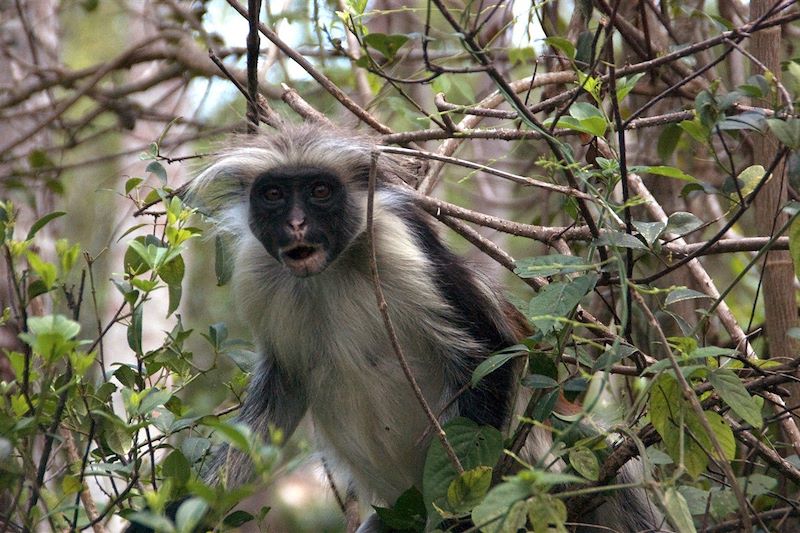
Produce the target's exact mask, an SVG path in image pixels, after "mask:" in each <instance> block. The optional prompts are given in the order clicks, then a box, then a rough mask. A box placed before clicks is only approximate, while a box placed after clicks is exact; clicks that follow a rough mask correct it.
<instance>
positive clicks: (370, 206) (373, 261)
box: [367, 150, 464, 474]
mask: <svg viewBox="0 0 800 533" xmlns="http://www.w3.org/2000/svg"><path fill="white" fill-rule="evenodd" d="M379 155H380V152H379V151H377V150H375V151H373V152H372V159H371V163H370V170H369V191H368V196H367V235H368V236H369V248H370V261H369V268H370V272H372V281H373V285H374V287H375V298H376V299H377V301H378V310H379V311H380V313H381V317H382V318H383V323H384V325H385V326H386V333H387V334H388V335H389V340H390V341H391V343H392V348H393V349H394V353H395V355H396V356H397V360H398V361H399V362H400V366H401V367H402V369H403V373H404V374H405V375H406V379H408V383H409V384H410V385H411V388H412V389H413V390H414V395H415V396H416V397H417V401H418V402H419V404H420V406H421V407H422V410H423V411H425V415H426V416H427V417H428V421H429V422H430V424H431V425H432V426H433V428H434V430H435V432H436V435H437V437H438V438H439V441H440V442H441V443H442V447H443V448H444V450H445V453H447V456H448V457H449V458H450V462H451V464H452V465H453V468H455V470H456V472H458V473H459V474H462V473H463V472H464V467H463V466H461V461H459V460H458V456H457V455H456V452H455V450H453V447H452V446H451V445H450V441H448V440H447V434H446V433H445V432H444V429H442V426H441V424H439V420H437V418H436V415H435V414H434V413H433V411H432V410H431V408H430V406H429V405H428V402H427V400H426V399H425V396H424V395H423V394H422V389H420V387H419V384H418V383H417V380H416V378H415V377H414V373H413V372H412V371H411V367H409V365H408V361H407V360H406V357H405V355H404V354H403V348H402V347H401V346H400V341H399V340H398V338H397V332H396V331H395V329H394V324H393V323H392V319H391V317H389V306H388V304H387V303H386V298H384V296H383V288H382V287H381V280H380V277H379V273H378V256H377V251H376V246H375V224H374V220H373V215H374V207H375V181H376V179H377V174H378V156H379Z"/></svg>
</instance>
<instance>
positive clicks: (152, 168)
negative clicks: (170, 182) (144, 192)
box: [145, 161, 167, 185]
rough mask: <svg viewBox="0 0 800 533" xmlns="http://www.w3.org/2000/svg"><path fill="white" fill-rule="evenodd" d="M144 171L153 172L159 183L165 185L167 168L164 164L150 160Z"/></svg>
mask: <svg viewBox="0 0 800 533" xmlns="http://www.w3.org/2000/svg"><path fill="white" fill-rule="evenodd" d="M145 172H150V173H152V174H155V175H156V176H157V177H158V179H159V180H161V183H162V184H164V185H166V184H167V170H166V169H165V168H164V165H162V164H161V163H159V162H158V161H152V162H150V163H149V164H148V165H147V168H146V169H145Z"/></svg>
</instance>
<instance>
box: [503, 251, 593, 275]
mask: <svg viewBox="0 0 800 533" xmlns="http://www.w3.org/2000/svg"><path fill="white" fill-rule="evenodd" d="M587 270H597V265H596V264H594V263H587V262H586V260H585V259H583V258H581V257H577V256H574V255H560V254H551V255H540V256H539V257H525V258H523V259H519V260H517V267H516V268H515V269H514V273H515V274H516V275H518V276H519V277H521V278H532V277H535V276H542V277H547V276H555V275H559V274H561V275H563V274H573V273H575V272H585V271H587Z"/></svg>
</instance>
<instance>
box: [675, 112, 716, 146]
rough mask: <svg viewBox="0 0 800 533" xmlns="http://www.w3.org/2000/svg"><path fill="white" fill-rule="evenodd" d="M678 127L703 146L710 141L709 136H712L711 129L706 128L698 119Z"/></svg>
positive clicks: (683, 122)
mask: <svg viewBox="0 0 800 533" xmlns="http://www.w3.org/2000/svg"><path fill="white" fill-rule="evenodd" d="M678 127H679V128H681V129H682V130H683V131H685V132H686V133H688V134H689V135H691V136H692V138H693V139H694V140H695V141H697V142H699V143H703V144H705V143H706V142H707V141H708V136H709V135H710V134H711V132H710V131H709V129H708V128H707V127H706V126H704V125H703V124H702V123H701V122H700V120H699V119H698V118H694V119H693V120H684V121H682V122H679V123H678Z"/></svg>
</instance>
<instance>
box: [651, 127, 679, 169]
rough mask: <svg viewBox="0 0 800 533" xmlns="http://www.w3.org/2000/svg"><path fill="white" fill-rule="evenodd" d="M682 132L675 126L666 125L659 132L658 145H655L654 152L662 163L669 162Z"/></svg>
mask: <svg viewBox="0 0 800 533" xmlns="http://www.w3.org/2000/svg"><path fill="white" fill-rule="evenodd" d="M681 135H683V130H682V129H681V128H680V126H678V125H677V124H668V125H667V126H666V127H664V129H663V130H661V134H660V135H659V136H658V143H657V144H656V152H657V153H658V157H659V158H660V159H661V160H662V161H667V160H669V158H670V157H672V154H673V153H674V152H675V148H676V147H677V146H678V142H679V141H680V140H681Z"/></svg>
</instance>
